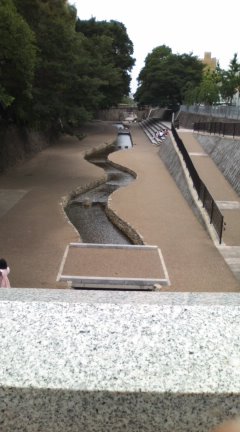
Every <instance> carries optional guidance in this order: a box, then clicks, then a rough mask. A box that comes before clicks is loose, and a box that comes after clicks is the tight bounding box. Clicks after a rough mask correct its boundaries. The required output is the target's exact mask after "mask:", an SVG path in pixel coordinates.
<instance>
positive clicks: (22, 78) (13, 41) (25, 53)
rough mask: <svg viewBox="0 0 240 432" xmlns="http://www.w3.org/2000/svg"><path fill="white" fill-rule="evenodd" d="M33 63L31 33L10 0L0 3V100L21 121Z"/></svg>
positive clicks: (32, 35)
mask: <svg viewBox="0 0 240 432" xmlns="http://www.w3.org/2000/svg"><path fill="white" fill-rule="evenodd" d="M35 65H36V45H35V37H34V33H33V32H32V31H31V29H30V27H29V26H28V24H27V23H26V21H25V20H24V19H23V17H22V16H21V15H20V14H19V13H18V12H17V10H16V8H15V6H14V4H13V2H12V1H11V0H2V2H1V4H0V80H1V85H0V100H1V102H2V103H3V105H5V106H6V107H8V111H9V114H10V115H11V116H12V117H13V118H14V119H15V120H16V121H19V122H21V121H24V120H25V119H26V117H27V113H28V107H29V105H30V103H31V98H32V86H33V80H34V71H35Z"/></svg>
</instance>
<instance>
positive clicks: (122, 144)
mask: <svg viewBox="0 0 240 432" xmlns="http://www.w3.org/2000/svg"><path fill="white" fill-rule="evenodd" d="M131 147H132V140H131V136H130V134H128V133H121V129H120V131H119V134H118V136H117V140H116V143H115V144H114V145H113V146H112V147H111V148H109V149H107V150H105V151H103V152H99V153H96V154H95V155H92V156H91V157H89V158H87V160H88V161H89V162H91V163H94V164H95V165H97V166H99V167H101V168H103V169H104V170H105V172H106V174H107V181H106V182H105V183H103V184H101V185H100V186H97V187H96V188H93V189H91V190H88V191H87V192H84V193H81V194H79V195H77V196H76V197H75V198H74V199H73V200H72V201H71V203H70V204H69V205H68V206H67V208H66V209H65V211H66V214H67V216H68V218H69V220H70V221H71V223H72V224H73V225H74V226H75V228H76V229H77V231H78V232H79V234H80V236H81V239H82V241H83V242H84V243H100V244H132V242H131V240H129V238H128V237H126V236H125V235H124V233H123V232H121V231H120V230H119V229H118V228H117V227H116V226H114V225H113V224H112V222H111V221H110V220H109V219H108V217H107V215H106V213H105V207H106V205H107V201H108V197H109V195H110V194H111V193H112V192H114V191H115V190H116V189H118V188H119V187H123V186H126V185H128V184H129V183H131V182H132V181H133V180H134V177H133V176H132V175H131V174H129V173H128V172H125V171H121V170H120V169H119V168H116V167H114V166H113V165H112V164H111V163H110V162H109V161H108V155H109V154H110V153H112V152H114V151H117V150H119V149H124V150H127V149H129V148H131Z"/></svg>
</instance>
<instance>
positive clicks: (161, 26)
mask: <svg viewBox="0 0 240 432" xmlns="http://www.w3.org/2000/svg"><path fill="white" fill-rule="evenodd" d="M69 2H70V3H71V4H74V5H75V6H76V8H77V12H78V17H79V18H80V19H90V18H91V17H95V18H96V20H98V21H99V20H106V21H110V20H116V21H120V22H122V23H123V24H124V25H125V27H126V29H127V34H128V36H129V38H130V40H131V41H132V43H133V45H134V54H133V57H134V58H135V59H136V64H135V66H134V68H133V70H132V83H131V89H132V92H135V90H136V87H137V81H136V79H137V76H138V74H139V72H140V70H141V69H142V67H143V66H144V60H145V58H146V56H147V54H149V53H150V52H151V51H152V50H153V48H156V47H157V46H160V45H167V46H168V47H170V48H171V49H172V52H173V53H174V54H177V53H178V54H183V53H186V54H189V53H190V52H192V53H193V54H194V55H196V56H197V57H199V59H201V58H203V57H204V52H206V51H207V52H211V54H212V57H216V59H217V60H218V61H219V62H220V66H221V67H222V68H224V69H227V68H228V66H229V63H230V60H231V59H232V58H233V55H234V53H237V54H238V60H239V61H240V35H239V34H240V32H239V27H240V25H239V22H240V14H239V12H240V2H239V0H228V1H225V2H220V1H219V0H199V1H194V0H164V1H163V0H146V1H144V0H142V1H141V2H140V1H136V0H135V1H134V0H132V1H131V0H118V1H116V0H70V1H69Z"/></svg>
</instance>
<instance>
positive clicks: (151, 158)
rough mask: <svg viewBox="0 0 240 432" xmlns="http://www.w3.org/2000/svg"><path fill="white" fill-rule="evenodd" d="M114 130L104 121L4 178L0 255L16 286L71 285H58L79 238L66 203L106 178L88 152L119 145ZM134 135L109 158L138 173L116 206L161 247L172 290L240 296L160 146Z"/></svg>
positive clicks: (113, 203) (0, 195)
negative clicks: (80, 189) (129, 147)
mask: <svg viewBox="0 0 240 432" xmlns="http://www.w3.org/2000/svg"><path fill="white" fill-rule="evenodd" d="M116 133H117V132H116V129H115V128H113V127H112V126H111V125H109V124H105V123H100V122H99V123H97V126H96V127H95V128H94V126H92V127H91V129H89V135H88V136H87V137H86V138H85V139H84V140H82V141H78V140H77V139H75V138H71V137H63V138H62V139H61V140H60V141H59V143H58V144H57V145H55V146H53V147H50V148H48V149H46V150H44V151H43V152H41V153H40V154H38V155H37V156H35V157H34V158H33V159H31V160H30V161H28V162H26V163H24V164H23V165H21V166H18V167H16V168H14V169H12V170H10V171H9V172H8V173H7V174H5V175H2V176H1V190H0V199H1V203H2V209H0V218H1V224H0V238H1V255H2V256H4V257H5V258H6V259H7V260H8V261H9V264H10V267H11V274H10V276H11V278H10V280H11V284H12V286H15V287H33V288H34V287H36V288H39V287H41V288H43V287H45V288H60V287H61V288H64V287H65V286H63V284H62V283H60V282H58V283H57V282H56V278H57V274H58V271H59V266H60V262H61V259H62V256H63V253H64V250H65V247H66V245H67V244H68V243H70V242H74V241H78V240H79V235H78V233H77V232H76V231H75V229H74V228H73V227H72V225H71V224H70V223H69V222H68V220H67V218H66V216H65V214H64V212H63V210H62V206H61V202H62V200H63V198H64V197H66V196H67V195H69V194H70V193H71V191H73V190H76V189H77V188H78V187H79V186H81V185H86V184H87V185H89V186H90V185H93V184H94V183H95V182H97V181H98V180H99V179H100V178H101V179H103V178H104V175H105V174H104V172H103V170H101V169H100V168H98V167H96V166H94V165H92V164H89V163H88V162H86V161H85V160H84V158H83V155H84V153H85V151H86V149H90V148H96V147H98V146H99V145H103V146H104V145H105V144H104V143H111V142H113V140H114V138H115V137H116ZM131 133H132V138H133V142H134V144H136V145H134V147H133V149H132V150H126V151H119V152H116V153H114V154H111V159H112V160H114V161H115V162H117V163H120V164H123V165H125V166H127V167H129V168H130V169H132V170H133V171H135V172H136V173H137V179H136V180H135V181H134V182H133V183H131V184H130V185H129V186H127V187H125V188H121V189H120V190H118V191H116V192H115V193H114V194H113V195H112V200H111V201H110V205H111V208H112V209H114V211H116V212H117V213H118V215H119V216H120V217H121V218H123V219H124V220H125V221H127V222H128V223H129V224H130V225H131V226H133V227H134V228H135V229H136V230H137V231H138V233H140V234H141V235H142V236H143V238H144V241H145V243H146V244H152V245H158V246H159V247H160V249H161V251H162V253H163V256H164V259H165V263H166V265H167V270H168V273H169V277H170V280H171V283H172V285H171V287H170V288H168V290H170V291H222V292H224V291H239V289H240V284H239V282H238V281H237V280H236V278H235V277H234V276H233V274H232V272H231V271H230V269H229V267H228V266H227V264H226V263H225V261H224V259H223V258H222V256H221V255H220V253H219V251H218V250H217V249H216V247H215V246H214V244H213V242H212V240H211V239H210V237H209V236H208V234H207V233H206V231H205V230H204V229H203V227H202V226H201V224H200V223H199V222H198V220H197V219H196V217H195V216H194V214H193V212H192V210H191V209H190V207H189V206H188V204H187V203H186V201H185V199H184V198H183V197H182V194H181V193H180V191H179V190H178V188H177V186H176V184H175V182H174V180H173V179H172V177H171V176H170V174H169V172H168V171H167V169H166V167H165V166H164V164H163V163H162V161H161V159H160V157H159V155H158V148H156V147H155V146H152V145H151V143H150V141H149V140H148V138H147V137H146V136H145V134H144V132H143V131H142V130H141V128H140V127H139V126H138V125H133V126H131ZM4 197H5V198H4ZM89 265H91V263H89ZM165 289H167V288H165Z"/></svg>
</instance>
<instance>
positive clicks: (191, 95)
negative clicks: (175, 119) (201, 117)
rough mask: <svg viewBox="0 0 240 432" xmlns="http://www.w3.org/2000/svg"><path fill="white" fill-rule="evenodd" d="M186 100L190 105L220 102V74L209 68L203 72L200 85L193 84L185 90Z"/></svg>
mask: <svg viewBox="0 0 240 432" xmlns="http://www.w3.org/2000/svg"><path fill="white" fill-rule="evenodd" d="M184 102H185V103H187V104H188V105H193V104H195V103H197V104H199V103H201V104H205V105H213V104H216V103H217V102H219V76H218V74H217V73H216V72H215V71H211V70H207V71H206V72H205V73H204V74H203V78H202V81H201V83H200V85H199V86H197V87H195V86H191V87H189V88H188V89H187V91H186V92H185V98H184Z"/></svg>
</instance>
